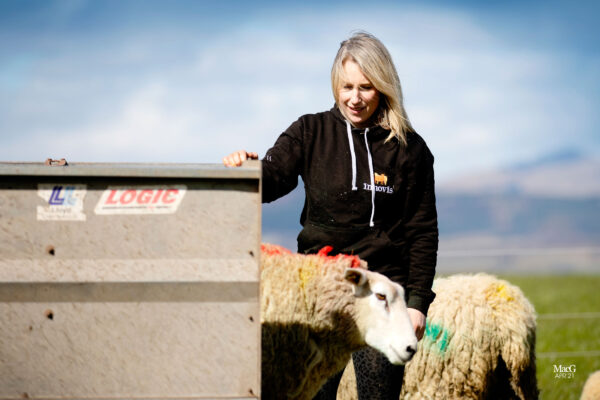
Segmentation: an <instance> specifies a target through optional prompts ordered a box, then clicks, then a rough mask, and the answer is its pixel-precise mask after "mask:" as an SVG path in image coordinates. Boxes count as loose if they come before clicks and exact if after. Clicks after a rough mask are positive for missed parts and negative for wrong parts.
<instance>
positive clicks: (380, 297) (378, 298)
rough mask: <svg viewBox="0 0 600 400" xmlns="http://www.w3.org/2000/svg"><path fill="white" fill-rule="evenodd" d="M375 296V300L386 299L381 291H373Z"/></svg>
mask: <svg viewBox="0 0 600 400" xmlns="http://www.w3.org/2000/svg"><path fill="white" fill-rule="evenodd" d="M375 297H377V300H381V301H386V300H387V297H385V294H382V293H375Z"/></svg>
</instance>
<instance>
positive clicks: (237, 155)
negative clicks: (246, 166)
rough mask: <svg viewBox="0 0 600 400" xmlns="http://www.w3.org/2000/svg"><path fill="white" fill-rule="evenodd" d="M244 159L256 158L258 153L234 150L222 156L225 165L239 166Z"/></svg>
mask: <svg viewBox="0 0 600 400" xmlns="http://www.w3.org/2000/svg"><path fill="white" fill-rule="evenodd" d="M246 160H258V153H255V152H247V151H246V150H239V151H235V152H233V153H231V154H229V155H228V156H225V157H223V164H224V165H225V166H226V167H239V166H240V165H242V163H243V162H244V161H246Z"/></svg>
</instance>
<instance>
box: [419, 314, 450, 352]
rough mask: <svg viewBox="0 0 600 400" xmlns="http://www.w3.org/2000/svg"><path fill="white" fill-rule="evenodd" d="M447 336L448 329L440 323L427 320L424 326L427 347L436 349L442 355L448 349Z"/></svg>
mask: <svg viewBox="0 0 600 400" xmlns="http://www.w3.org/2000/svg"><path fill="white" fill-rule="evenodd" d="M449 336H450V335H449V333H448V330H447V329H445V328H444V327H443V326H442V325H441V324H435V323H432V322H430V321H427V325H426V327H425V341H426V343H427V344H428V347H429V348H431V349H436V350H437V351H438V352H439V353H440V354H441V355H444V354H445V353H446V350H447V349H448V340H449Z"/></svg>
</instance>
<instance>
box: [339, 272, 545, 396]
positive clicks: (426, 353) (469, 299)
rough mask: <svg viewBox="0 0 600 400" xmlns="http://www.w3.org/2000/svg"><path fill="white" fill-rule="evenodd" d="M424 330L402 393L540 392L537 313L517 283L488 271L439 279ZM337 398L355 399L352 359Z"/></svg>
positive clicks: (406, 375) (434, 289) (462, 394)
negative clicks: (536, 361)
mask: <svg viewBox="0 0 600 400" xmlns="http://www.w3.org/2000/svg"><path fill="white" fill-rule="evenodd" d="M433 291H434V292H435V293H436V295H437V296H436V298H435V300H434V301H433V303H432V304H431V306H430V309H429V313H428V318H427V326H426V330H425V336H424V338H423V340H422V342H421V343H420V344H419V350H418V351H417V354H416V355H415V357H414V358H413V360H412V361H411V362H409V363H408V364H407V365H406V368H405V374H404V384H403V387H402V393H401V395H400V398H401V399H403V400H416V399H428V400H430V399H459V398H460V399H492V398H498V399H528V400H529V399H536V398H537V397H538V394H539V393H538V389H537V381H536V368H535V331H536V316H535V310H534V308H533V306H532V305H531V303H530V302H529V301H528V300H527V299H526V298H525V296H524V295H523V293H522V292H521V290H520V289H519V288H517V287H516V286H513V285H511V284H510V283H508V282H506V281H504V280H500V279H497V278H496V277H494V276H491V275H487V274H476V275H455V276H451V277H448V278H440V279H436V280H435V281H434V285H433ZM349 367H350V368H347V369H346V371H345V373H344V377H343V378H342V383H341V385H340V389H339V390H338V396H337V398H338V400H349V399H356V384H355V382H354V374H353V370H352V368H351V367H352V365H351V363H350V365H349Z"/></svg>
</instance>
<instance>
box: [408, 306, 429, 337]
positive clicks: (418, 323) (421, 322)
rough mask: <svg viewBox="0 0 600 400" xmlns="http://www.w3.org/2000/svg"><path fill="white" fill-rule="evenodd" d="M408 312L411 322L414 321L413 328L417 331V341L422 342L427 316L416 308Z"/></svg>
mask: <svg viewBox="0 0 600 400" xmlns="http://www.w3.org/2000/svg"><path fill="white" fill-rule="evenodd" d="M407 310H408V315H409V316H410V320H411V321H412V324H413V328H414V329H415V335H416V336H417V340H421V339H422V338H423V334H424V333H425V314H423V313H422V312H421V311H419V310H417V309H415V308H408V309H407Z"/></svg>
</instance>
